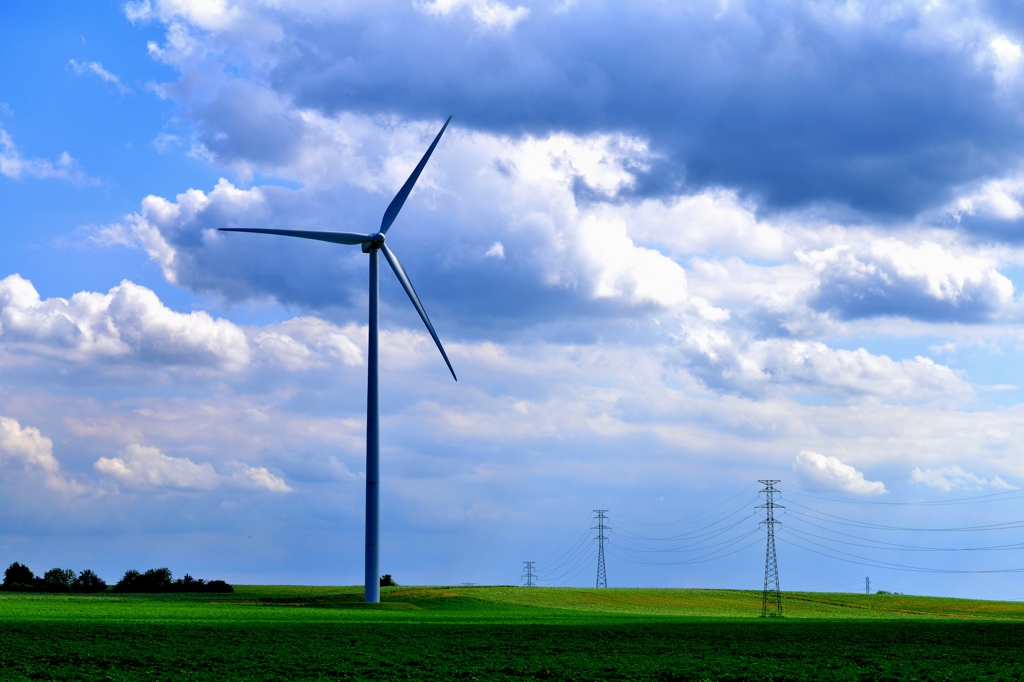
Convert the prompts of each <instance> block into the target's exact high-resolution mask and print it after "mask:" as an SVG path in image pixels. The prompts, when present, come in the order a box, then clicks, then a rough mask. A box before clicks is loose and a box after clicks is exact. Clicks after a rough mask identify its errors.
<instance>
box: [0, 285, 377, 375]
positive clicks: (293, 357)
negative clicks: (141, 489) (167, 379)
mask: <svg viewBox="0 0 1024 682" xmlns="http://www.w3.org/2000/svg"><path fill="white" fill-rule="evenodd" d="M365 338H366V328H365V327H359V326H357V325H354V324H349V325H346V326H345V327H339V326H337V325H333V324H331V323H329V322H327V321H325V320H322V319H319V318H315V317H308V316H306V317H296V318H292V319H290V320H285V321H283V322H278V323H273V324H269V325H265V326H262V327H259V326H255V327H240V326H238V325H236V324H234V323H232V322H229V321H228V320H225V319H221V318H214V317H213V316H211V315H209V314H208V313H206V312H203V311H196V312H191V313H179V312H176V311H174V310H171V309H170V308H168V307H167V306H166V305H164V303H163V302H162V301H160V299H159V298H158V297H157V295H156V294H155V293H154V292H153V291H152V290H150V289H147V288H146V287H142V286H139V285H137V284H134V283H132V282H129V281H124V282H122V283H121V284H119V285H117V286H116V287H114V288H112V289H111V290H110V291H109V292H108V293H106V294H101V293H97V292H79V293H77V294H75V295H74V296H72V297H71V298H70V299H64V298H49V299H42V298H40V296H39V293H38V292H37V291H36V289H35V287H34V286H33V285H32V283H31V282H29V281H28V280H26V279H24V278H22V277H20V276H19V275H10V276H8V277H7V278H5V279H3V280H0V348H2V349H4V350H6V351H8V352H11V353H14V354H17V355H19V356H22V357H35V358H48V359H53V360H58V361H64V362H71V363H94V362H96V361H102V363H103V364H104V365H105V366H107V367H109V368H110V369H111V371H114V372H117V371H118V368H119V367H125V366H128V365H142V366H146V365H148V366H153V367H179V368H184V369H187V370H204V371H210V370H220V371H221V372H225V373H227V374H228V375H232V374H239V373H241V372H242V371H243V370H252V371H256V370H258V369H260V368H265V367H272V368H283V369H285V370H288V371H296V372H301V371H307V370H313V369H318V368H326V367H330V366H333V365H341V366H358V365H362V364H364V362H365V360H364V353H363V344H365Z"/></svg>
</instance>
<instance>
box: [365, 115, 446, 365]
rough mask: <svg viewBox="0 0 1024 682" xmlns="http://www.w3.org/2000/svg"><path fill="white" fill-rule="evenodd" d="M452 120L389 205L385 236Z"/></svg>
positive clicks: (436, 138)
mask: <svg viewBox="0 0 1024 682" xmlns="http://www.w3.org/2000/svg"><path fill="white" fill-rule="evenodd" d="M451 120H452V117H451V116H449V117H448V120H447V121H445V122H444V125H443V126H441V132H439V133H438V134H437V137H435V138H434V141H433V142H431V143H430V148H429V149H427V153H426V154H424V155H423V158H422V159H420V162H419V163H418V164H416V168H415V169H413V171H412V175H410V176H409V179H408V180H406V181H405V184H404V185H402V189H400V190H398V194H396V195H395V198H394V199H392V200H391V203H390V204H389V205H388V210H386V211H384V218H383V220H381V221H380V231H381V232H383V233H384V234H387V232H388V229H390V228H391V223H393V222H395V218H397V217H398V212H399V211H401V210H402V206H403V205H404V204H405V200H406V199H408V198H409V192H411V191H412V186H413V185H415V184H416V181H417V180H419V178H420V173H422V172H423V167H424V166H426V165H427V161H428V160H429V159H430V155H431V154H433V153H434V147H436V146H437V143H438V141H439V140H440V139H441V136H442V135H444V131H445V129H446V128H447V127H448V124H449V123H450V122H451ZM453 374H454V373H453Z"/></svg>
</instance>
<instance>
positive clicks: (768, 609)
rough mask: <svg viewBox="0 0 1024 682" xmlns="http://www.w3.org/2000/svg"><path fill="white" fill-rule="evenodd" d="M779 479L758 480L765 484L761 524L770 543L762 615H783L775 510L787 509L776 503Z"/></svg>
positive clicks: (759, 506)
mask: <svg viewBox="0 0 1024 682" xmlns="http://www.w3.org/2000/svg"><path fill="white" fill-rule="evenodd" d="M779 482H780V481H779V480H777V479H769V480H763V481H762V480H758V483H763V484H764V489H763V490H761V492H762V493H764V504H762V505H758V507H757V508H758V509H764V510H765V518H764V521H762V522H761V525H763V526H765V527H766V528H767V529H768V544H767V546H766V547H765V555H764V595H763V596H762V599H761V617H762V618H766V617H773V618H781V617H782V593H781V592H780V591H779V564H778V562H777V561H776V560H775V524H776V523H779V522H778V521H776V520H775V510H776V509H785V507H783V506H782V505H779V504H775V495H776V494H778V493H779V491H778V490H776V489H775V484H776V483H779Z"/></svg>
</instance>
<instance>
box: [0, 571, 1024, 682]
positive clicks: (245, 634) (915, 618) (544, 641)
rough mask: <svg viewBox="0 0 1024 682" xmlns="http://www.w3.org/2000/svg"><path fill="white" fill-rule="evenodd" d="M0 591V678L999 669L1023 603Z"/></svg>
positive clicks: (421, 592)
mask: <svg viewBox="0 0 1024 682" xmlns="http://www.w3.org/2000/svg"><path fill="white" fill-rule="evenodd" d="M382 595H383V603H382V604H379V605H374V604H370V605H367V604H364V603H363V602H362V590H361V589H360V588H356V587H281V586H240V587H236V592H235V593H234V594H229V595H187V594H168V595H123V594H121V595H118V594H112V593H106V594H100V595H80V596H78V595H46V594H26V593H0V642H3V646H0V681H6V680H25V679H39V680H71V679H73V680H84V681H87V682H90V681H93V680H95V681H96V682H99V681H100V680H151V679H160V680H254V681H256V680H258V681H268V682H269V681H270V680H321V679H338V680H393V679H407V680H438V679H443V680H448V679H452V680H455V679H460V680H461V679H470V680H472V679H479V680H509V681H510V680H522V679H540V680H574V681H579V682H583V681H589V680H593V681H595V682H596V681H597V680H652V681H654V680H658V681H675V680H687V681H690V680H692V681H694V682H697V681H705V680H808V681H810V680H876V679H878V680H903V679H908V680H909V679H913V680H967V679H970V680H1013V679H1024V663H1020V662H1019V659H1020V656H1019V643H1020V641H1021V640H1022V639H1024V622H1021V621H1024V605H1022V604H1018V603H1009V602H986V601H975V600H965V599H944V598H935V597H910V596H898V595H863V594H826V593H785V594H784V610H785V615H786V617H785V618H783V619H761V618H758V617H757V616H758V615H759V614H760V607H761V601H760V600H761V595H760V593H759V592H754V591H740V590H677V589H664V590H656V589H608V590H594V589H573V588H564V589H551V588H514V587H394V588H385V589H384V590H383V591H382Z"/></svg>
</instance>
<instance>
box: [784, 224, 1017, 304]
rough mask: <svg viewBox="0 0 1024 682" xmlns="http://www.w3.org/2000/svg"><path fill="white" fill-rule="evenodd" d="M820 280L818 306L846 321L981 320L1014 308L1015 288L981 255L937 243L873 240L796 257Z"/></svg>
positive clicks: (885, 239)
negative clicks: (896, 318)
mask: <svg viewBox="0 0 1024 682" xmlns="http://www.w3.org/2000/svg"><path fill="white" fill-rule="evenodd" d="M798 256H799V258H800V260H801V261H802V262H804V263H806V264H807V265H809V266H810V267H811V268H813V269H814V271H815V272H816V273H818V275H819V277H820V278H821V282H820V285H819V287H820V288H819V292H818V300H817V302H816V305H818V306H820V307H822V308H826V309H834V310H836V311H838V312H839V313H840V314H841V315H842V316H844V317H870V316H874V315H909V316H913V317H924V318H925V319H927V318H929V317H935V318H939V319H958V320H963V321H978V320H980V319H986V318H989V317H992V316H994V315H998V314H999V313H1001V312H1004V311H1005V309H1006V308H1008V307H1009V306H1010V305H1011V304H1012V303H1013V283H1012V282H1010V280H1009V279H1008V278H1007V277H1006V276H1005V275H1003V274H1002V273H1000V272H999V271H998V270H997V269H996V264H995V262H993V260H992V259H991V258H987V257H984V256H983V255H980V254H964V255H957V254H955V253H953V252H951V251H950V250H948V249H946V248H944V247H943V246H942V245H940V244H936V243H933V242H927V241H926V242H922V243H919V244H908V243H906V242H903V241H900V240H898V239H895V238H883V239H874V240H872V241H871V242H870V243H869V244H867V245H864V246H861V247H858V248H854V247H850V246H843V245H841V246H834V247H832V248H829V249H826V250H823V251H812V252H809V253H798Z"/></svg>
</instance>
